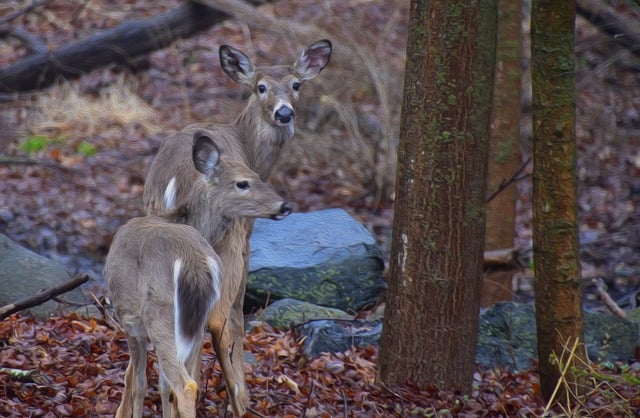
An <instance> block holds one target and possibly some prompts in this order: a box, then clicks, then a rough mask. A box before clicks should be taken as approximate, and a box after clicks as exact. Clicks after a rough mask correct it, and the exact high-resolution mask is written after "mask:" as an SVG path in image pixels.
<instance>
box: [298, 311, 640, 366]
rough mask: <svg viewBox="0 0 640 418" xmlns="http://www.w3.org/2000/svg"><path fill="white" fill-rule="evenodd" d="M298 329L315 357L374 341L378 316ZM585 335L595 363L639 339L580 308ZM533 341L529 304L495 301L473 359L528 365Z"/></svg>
mask: <svg viewBox="0 0 640 418" xmlns="http://www.w3.org/2000/svg"><path fill="white" fill-rule="evenodd" d="M375 317H376V316H374V318H375ZM295 325H296V324H294V326H295ZM299 332H300V334H301V335H303V336H304V337H305V341H304V348H303V349H304V352H305V354H306V355H307V356H308V357H314V356H317V355H319V354H320V353H322V352H333V353H336V352H344V351H346V350H348V349H349V348H351V347H352V346H356V347H361V346H368V345H377V344H378V341H379V339H380V334H381V332H382V319H372V320H330V319H323V320H316V321H307V322H304V323H302V324H301V325H300V328H299ZM584 335H585V342H586V345H587V351H588V354H589V358H590V359H592V360H594V361H597V362H603V361H617V360H623V361H624V360H629V359H632V358H634V355H635V350H636V346H637V345H638V342H639V341H638V338H639V337H638V325H637V323H634V322H630V321H625V320H622V319H619V318H616V317H614V316H613V315H610V314H608V313H601V312H585V313H584ZM536 341H537V338H536V325H535V311H534V307H533V305H531V304H522V303H515V302H500V303H497V304H495V305H493V306H491V307H489V308H487V309H486V310H484V311H483V312H482V313H481V315H480V329H479V334H478V344H477V348H476V363H477V364H478V365H479V366H480V367H484V368H494V367H507V368H509V369H510V370H512V371H519V370H526V369H529V368H531V367H532V366H533V360H534V359H535V358H536V357H537V346H536V344H537V342H536Z"/></svg>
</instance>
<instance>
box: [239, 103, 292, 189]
mask: <svg viewBox="0 0 640 418" xmlns="http://www.w3.org/2000/svg"><path fill="white" fill-rule="evenodd" d="M235 126H236V129H237V130H238V133H239V137H240V140H241V141H242V143H243V148H244V150H245V153H246V155H247V160H248V162H249V166H250V167H251V169H252V170H254V171H255V172H256V173H258V175H259V176H260V178H261V179H262V180H263V181H266V180H268V178H269V176H270V175H271V172H272V171H273V167H274V165H275V164H276V161H277V160H278V157H279V156H280V151H281V150H282V147H283V146H284V144H285V143H287V142H288V141H289V140H290V139H291V138H292V137H293V134H294V132H295V128H294V125H293V123H292V124H290V125H287V126H277V125H273V124H271V123H269V122H267V121H265V120H264V118H263V117H262V115H261V109H260V107H259V104H258V103H257V101H255V100H254V98H253V97H251V98H250V99H249V103H248V104H247V106H246V107H245V108H244V110H243V111H242V113H240V115H239V116H238V119H236V122H235Z"/></svg>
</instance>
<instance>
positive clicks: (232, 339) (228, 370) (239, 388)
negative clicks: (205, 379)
mask: <svg viewBox="0 0 640 418" xmlns="http://www.w3.org/2000/svg"><path fill="white" fill-rule="evenodd" d="M237 298H238V299H240V302H239V303H234V302H235V301H234V302H231V301H230V302H231V303H229V305H228V306H227V309H225V310H224V311H222V310H220V309H216V308H214V311H213V312H212V315H211V317H210V318H209V329H210V331H211V337H212V341H213V347H214V349H215V350H216V356H217V357H218V361H219V362H220V366H221V367H222V374H223V376H224V380H225V382H226V384H227V392H228V394H229V402H230V403H231V407H232V408H233V413H234V414H235V415H237V416H242V415H244V413H245V412H246V410H247V408H248V407H249V393H248V391H247V384H246V381H245V375H244V356H243V351H244V349H243V339H244V315H243V312H242V299H243V298H244V286H242V287H241V289H238V294H237Z"/></svg>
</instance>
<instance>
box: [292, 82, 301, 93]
mask: <svg viewBox="0 0 640 418" xmlns="http://www.w3.org/2000/svg"><path fill="white" fill-rule="evenodd" d="M291 88H292V89H293V91H298V90H300V83H298V82H295V83H293V85H292V86H291Z"/></svg>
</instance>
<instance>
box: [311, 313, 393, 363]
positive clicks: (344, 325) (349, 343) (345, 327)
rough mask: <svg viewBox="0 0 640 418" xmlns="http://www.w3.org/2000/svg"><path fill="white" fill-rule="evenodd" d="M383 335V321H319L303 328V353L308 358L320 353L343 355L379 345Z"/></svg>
mask: <svg viewBox="0 0 640 418" xmlns="http://www.w3.org/2000/svg"><path fill="white" fill-rule="evenodd" d="M381 334H382V320H377V321H370V320H364V319H355V320H350V321H344V320H327V319H323V320H318V321H311V322H306V323H305V324H303V325H302V326H301V329H300V335H303V336H304V337H305V339H304V346H303V351H304V354H305V355H306V356H307V357H308V358H311V357H316V356H318V355H320V353H325V352H329V353H341V352H344V351H346V350H348V349H350V348H351V347H367V346H370V345H378V341H379V340H380V335H381Z"/></svg>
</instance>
